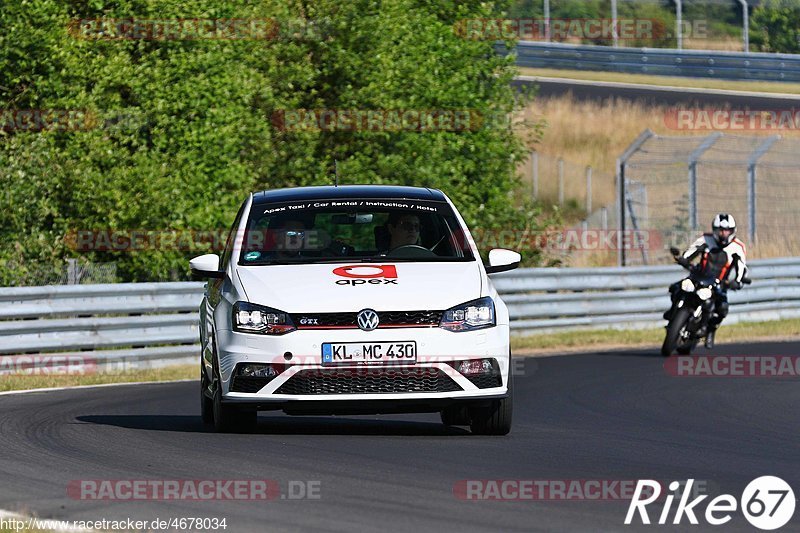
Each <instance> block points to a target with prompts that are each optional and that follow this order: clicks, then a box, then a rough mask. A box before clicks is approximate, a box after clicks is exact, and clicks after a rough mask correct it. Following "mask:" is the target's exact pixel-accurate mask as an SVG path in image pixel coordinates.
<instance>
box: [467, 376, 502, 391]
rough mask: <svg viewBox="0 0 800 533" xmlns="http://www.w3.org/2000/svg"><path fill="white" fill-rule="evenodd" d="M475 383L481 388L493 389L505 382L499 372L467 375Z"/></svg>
mask: <svg viewBox="0 0 800 533" xmlns="http://www.w3.org/2000/svg"><path fill="white" fill-rule="evenodd" d="M465 377H466V378H467V379H468V380H470V382H472V384H473V385H475V386H476V387H478V388H479V389H491V388H492V387H499V386H500V385H502V384H503V380H502V379H500V376H499V375H498V374H479V375H477V376H465Z"/></svg>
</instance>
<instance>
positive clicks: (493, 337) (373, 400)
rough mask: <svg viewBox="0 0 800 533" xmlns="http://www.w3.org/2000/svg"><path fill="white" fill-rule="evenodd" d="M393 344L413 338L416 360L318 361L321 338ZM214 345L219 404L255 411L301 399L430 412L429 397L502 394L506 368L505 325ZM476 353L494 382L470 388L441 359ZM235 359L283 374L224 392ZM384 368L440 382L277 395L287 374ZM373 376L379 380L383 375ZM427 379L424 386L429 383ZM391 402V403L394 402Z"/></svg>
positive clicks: (319, 333) (229, 337)
mask: <svg viewBox="0 0 800 533" xmlns="http://www.w3.org/2000/svg"><path fill="white" fill-rule="evenodd" d="M395 341H397V342H400V341H415V342H416V343H417V363H416V364H414V365H404V366H402V367H401V366H394V367H386V366H374V365H370V366H357V365H349V366H337V367H335V368H332V367H330V366H323V365H322V344H323V343H326V342H335V343H341V342H395ZM217 349H218V355H219V368H220V376H221V379H222V391H223V399H224V401H225V402H226V403H227V402H232V403H246V404H252V405H253V406H257V408H258V409H284V410H286V411H287V412H288V411H290V410H292V409H293V408H296V407H298V405H299V404H308V403H314V404H323V403H324V404H329V406H330V408H333V407H334V406H339V407H341V409H336V412H340V411H342V410H346V411H349V410H348V409H345V408H346V407H347V404H348V403H350V404H351V407H352V408H353V409H355V410H357V408H356V406H355V405H352V402H358V405H359V406H362V407H364V408H367V412H395V409H396V410H397V411H396V412H402V411H405V412H410V411H414V410H425V411H428V410H437V409H433V407H435V405H434V404H435V403H436V402H442V404H441V405H443V406H447V405H449V404H452V403H453V402H454V401H457V402H458V403H461V402H462V401H472V400H476V401H482V400H490V399H493V398H500V397H504V396H505V395H506V392H507V384H508V378H509V369H510V356H509V353H510V352H509V328H508V325H499V326H495V327H492V328H486V329H482V330H477V331H471V332H459V333H454V332H449V331H446V330H443V329H441V328H392V329H377V330H375V331H370V332H365V331H361V330H358V329H346V330H299V331H294V332H291V333H288V334H286V335H282V336H262V335H253V334H242V333H236V332H232V331H218V332H217ZM483 358H491V359H495V360H496V362H497V366H498V380H497V381H498V383H499V385H498V386H491V387H485V388H481V387H478V386H476V384H475V380H474V379H472V380H471V379H469V378H468V377H467V376H464V375H462V374H460V373H459V372H457V371H456V370H455V369H454V368H453V367H452V366H450V365H449V364H447V363H448V362H450V361H461V360H467V359H483ZM239 363H265V364H275V365H286V366H285V370H284V371H283V372H281V373H280V374H279V375H278V376H277V377H274V378H272V379H271V380H270V381H269V382H268V383H266V385H264V386H263V387H262V388H260V389H258V390H255V391H253V392H233V391H231V390H230V389H231V383H232V376H233V371H234V369H235V368H236V365H237V364H239ZM391 370H397V371H398V372H389V373H391V374H392V376H390V378H391V379H398V380H403V379H406V378H413V379H420V380H423V381H424V380H426V379H428V378H430V379H441V381H435V382H434V383H435V384H437V385H436V386H432V388H434V389H437V387H438V384H440V383H448V385H447V386H446V387H438V389H441V390H432V391H426V392H420V390H421V388H422V387H417V386H412V387H410V388H409V390H405V391H403V390H400V389H402V388H403V387H402V386H396V385H397V384H396V383H394V384H390V385H393V386H390V387H387V388H386V390H388V392H379V393H359V392H345V393H341V392H338V393H334V394H326V393H320V391H330V388H331V387H335V386H336V385H335V383H336V382H335V381H333V383H334V384H333V385H331V382H330V381H325V382H324V385H319V386H315V387H312V388H311V392H310V393H308V392H307V393H305V394H286V393H285V392H286V391H287V390H294V391H297V390H298V387H297V386H291V385H292V384H293V383H294V382H292V381H291V380H292V379H293V378H295V377H296V378H298V379H305V378H306V376H311V377H312V378H313V379H318V380H324V379H328V375H329V374H330V373H332V372H335V371H338V374H337V376H335V379H347V376H348V375H353V376H354V379H361V380H367V379H370V378H371V377H372V376H373V375H374V374H380V373H381V371H391ZM343 376H344V377H343ZM442 376H444V377H442ZM376 379H377V378H376ZM381 379H386V376H384V377H383V378H381ZM340 383H342V382H340ZM427 383H428V385H430V381H429V382H427ZM287 384H289V385H287ZM285 385H286V386H285ZM484 385H485V384H484ZM429 388H431V387H429ZM345 389H346V390H348V391H350V390H352V391H358V390H366V389H363V388H359V387H355V386H353V387H349V388H345ZM398 403H399V405H395V404H398ZM415 404H418V405H415ZM372 406H374V407H372ZM415 407H416V408H415ZM373 409H380V410H373ZM319 412H327V411H326V408H325V407H320V408H319Z"/></svg>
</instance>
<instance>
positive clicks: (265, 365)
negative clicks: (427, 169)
mask: <svg viewBox="0 0 800 533" xmlns="http://www.w3.org/2000/svg"><path fill="white" fill-rule="evenodd" d="M519 262H520V255H519V254H518V253H517V252H513V251H510V250H502V249H498V250H492V251H491V252H490V253H489V265H488V266H484V265H483V263H482V261H481V260H480V257H479V255H478V250H477V248H476V246H475V243H474V241H473V239H472V237H471V236H470V233H469V230H468V229H467V227H466V225H465V224H464V220H463V219H462V218H461V215H460V214H459V213H458V211H457V210H456V208H455V206H454V205H453V203H452V202H451V201H450V200H449V199H448V198H447V196H445V195H444V194H443V193H442V192H441V191H438V190H432V189H425V188H417V187H399V186H383V185H350V186H340V187H301V188H293V189H281V190H271V191H265V192H260V193H256V194H251V195H250V196H249V197H248V198H247V200H246V201H245V202H244V204H243V205H242V206H241V208H240V209H239V213H238V215H237V216H236V220H235V221H234V223H233V227H232V229H231V232H230V235H229V237H228V240H227V243H226V245H225V250H224V252H223V254H222V257H221V258H220V257H219V256H217V255H214V254H209V255H204V256H201V257H197V258H195V259H192V260H191V262H190V266H191V269H192V272H193V273H194V274H195V275H197V276H200V277H205V278H209V282H208V285H207V290H206V294H205V298H204V299H203V303H202V305H201V308H200V337H201V343H202V356H201V394H200V401H201V409H202V416H203V420H204V421H205V422H206V423H213V424H214V427H215V428H216V429H217V430H218V431H236V430H245V429H247V428H250V427H252V426H253V425H255V423H256V414H257V412H258V411H264V410H283V411H284V412H286V413H288V414H375V413H408V412H441V418H442V422H444V423H445V424H447V425H469V426H470V427H471V430H472V432H473V433H480V434H494V435H505V434H507V433H508V432H509V431H510V429H511V412H512V382H511V372H510V358H511V352H510V347H509V318H508V310H507V308H506V306H505V304H504V303H503V301H502V300H501V299H500V297H499V296H498V294H497V291H496V290H495V288H494V286H493V284H492V283H491V281H490V280H489V278H488V277H487V274H490V273H494V272H501V271H505V270H511V269H513V268H516V267H517V266H518V265H519Z"/></svg>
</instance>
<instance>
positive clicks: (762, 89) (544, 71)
mask: <svg viewBox="0 0 800 533" xmlns="http://www.w3.org/2000/svg"><path fill="white" fill-rule="evenodd" d="M519 70H520V74H522V75H525V76H543V77H548V78H569V79H574V80H587V81H609V82H619V83H641V84H644V85H662V86H671V87H687V88H693V89H725V90H729V91H749V92H759V93H783V94H800V83H784V82H770V81H729V80H712V79H702V78H682V77H679V76H651V75H648V74H624V73H620V72H595V71H586V70H560V69H549V68H525V67H520V69H519Z"/></svg>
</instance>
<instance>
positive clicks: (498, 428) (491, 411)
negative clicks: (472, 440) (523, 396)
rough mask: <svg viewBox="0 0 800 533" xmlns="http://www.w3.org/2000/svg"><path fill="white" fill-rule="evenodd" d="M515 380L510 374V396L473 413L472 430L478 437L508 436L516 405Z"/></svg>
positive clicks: (475, 408) (476, 409)
mask: <svg viewBox="0 0 800 533" xmlns="http://www.w3.org/2000/svg"><path fill="white" fill-rule="evenodd" d="M513 392H514V380H513V379H512V377H511V372H509V374H508V395H507V396H506V397H505V398H502V399H500V400H493V401H492V403H491V404H490V405H489V406H488V407H474V408H472V409H471V410H470V411H471V419H472V421H471V423H470V430H472V433H474V434H476V435H508V433H509V432H510V431H511V415H512V412H513V405H514V394H513Z"/></svg>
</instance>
